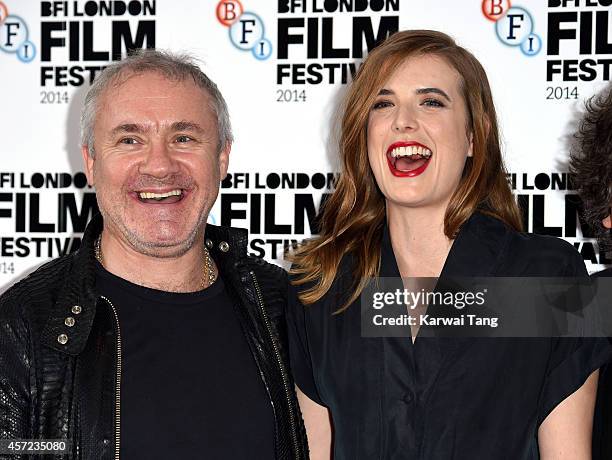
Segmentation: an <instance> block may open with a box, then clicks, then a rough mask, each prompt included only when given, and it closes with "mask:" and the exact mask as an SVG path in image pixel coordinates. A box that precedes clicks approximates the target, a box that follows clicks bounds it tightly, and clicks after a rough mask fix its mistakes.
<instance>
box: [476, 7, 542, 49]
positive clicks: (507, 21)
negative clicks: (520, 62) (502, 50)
mask: <svg viewBox="0 0 612 460" xmlns="http://www.w3.org/2000/svg"><path fill="white" fill-rule="evenodd" d="M482 14H483V15H484V17H485V18H487V19H488V20H490V21H493V22H495V33H496V34H497V38H498V39H499V41H501V42H502V43H504V44H505V45H508V46H514V47H518V48H520V50H521V51H522V52H523V54H524V55H525V56H535V55H536V54H538V53H539V52H540V50H541V49H542V39H541V38H540V36H539V35H537V34H536V33H535V32H534V23H533V18H532V17H531V14H530V13H529V11H527V10H526V9H525V8H523V7H520V6H512V5H511V4H510V0H483V2H482Z"/></svg>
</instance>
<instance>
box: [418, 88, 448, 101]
mask: <svg viewBox="0 0 612 460" xmlns="http://www.w3.org/2000/svg"><path fill="white" fill-rule="evenodd" d="M416 93H417V94H429V93H435V94H439V95H440V96H442V97H443V98H445V99H446V100H447V101H448V102H451V98H450V97H449V95H448V94H446V93H445V92H444V91H442V90H441V89H440V88H419V89H417V90H416Z"/></svg>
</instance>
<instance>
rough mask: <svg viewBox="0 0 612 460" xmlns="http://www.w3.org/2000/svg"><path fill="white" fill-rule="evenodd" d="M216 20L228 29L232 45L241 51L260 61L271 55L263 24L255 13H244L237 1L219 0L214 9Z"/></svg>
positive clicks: (270, 44)
mask: <svg viewBox="0 0 612 460" xmlns="http://www.w3.org/2000/svg"><path fill="white" fill-rule="evenodd" d="M216 14H217V20H218V21H219V22H220V23H221V24H222V25H223V26H225V27H227V28H228V29H229V37H230V41H231V42H232V44H233V45H234V46H235V47H236V48H238V49H239V50H241V51H250V52H251V54H252V55H253V56H254V57H255V58H256V59H258V60H260V61H265V60H266V59H268V58H269V57H270V56H271V55H272V43H271V42H270V40H268V39H267V38H266V37H265V32H266V30H265V27H264V23H263V21H262V20H261V18H260V17H259V16H257V15H256V14H255V13H252V12H249V11H244V8H243V6H242V3H240V1H239V0H221V1H220V2H219V3H218V4H217V9H216Z"/></svg>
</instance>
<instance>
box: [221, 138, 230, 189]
mask: <svg viewBox="0 0 612 460" xmlns="http://www.w3.org/2000/svg"><path fill="white" fill-rule="evenodd" d="M231 150H232V144H231V142H228V143H227V144H226V145H225V147H223V150H221V153H219V177H220V178H221V180H223V179H225V176H227V168H228V167H229V155H230V152H231Z"/></svg>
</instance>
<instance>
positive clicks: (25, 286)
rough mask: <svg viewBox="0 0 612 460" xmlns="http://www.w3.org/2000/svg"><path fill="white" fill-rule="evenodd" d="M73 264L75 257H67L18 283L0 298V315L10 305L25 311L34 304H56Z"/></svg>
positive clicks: (48, 264) (37, 270)
mask: <svg viewBox="0 0 612 460" xmlns="http://www.w3.org/2000/svg"><path fill="white" fill-rule="evenodd" d="M72 264H73V255H65V256H62V257H59V258H57V259H53V260H51V261H49V262H47V263H45V264H43V265H42V266H40V267H39V268H37V269H36V270H35V271H33V272H32V273H30V274H29V275H27V276H26V277H24V278H23V279H21V280H19V281H17V282H16V283H15V284H14V285H12V286H11V287H10V288H9V289H8V290H6V292H4V293H3V294H2V295H1V296H0V314H2V311H3V310H4V309H5V306H6V305H9V304H12V305H15V306H16V307H18V308H20V309H23V308H24V307H25V306H27V305H30V304H32V303H37V304H44V303H45V302H48V303H52V302H54V301H55V299H56V298H57V297H58V295H59V292H60V290H61V289H62V287H63V286H64V283H65V280H66V277H67V276H68V274H69V273H70V269H71V267H72ZM6 308H8V307H6Z"/></svg>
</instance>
